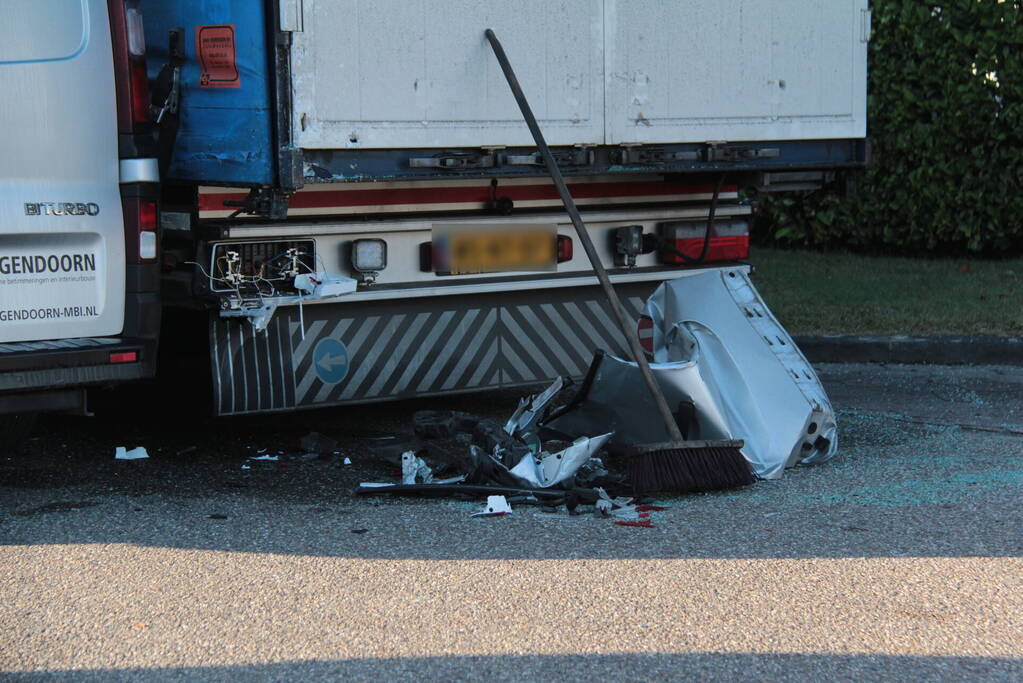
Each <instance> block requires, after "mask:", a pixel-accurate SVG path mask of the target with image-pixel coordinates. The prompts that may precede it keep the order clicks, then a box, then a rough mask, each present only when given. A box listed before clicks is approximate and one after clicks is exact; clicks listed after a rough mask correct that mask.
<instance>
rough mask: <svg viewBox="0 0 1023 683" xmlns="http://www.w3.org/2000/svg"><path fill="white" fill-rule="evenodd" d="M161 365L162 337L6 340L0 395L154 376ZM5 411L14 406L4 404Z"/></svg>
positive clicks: (0, 357)
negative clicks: (159, 340)
mask: <svg viewBox="0 0 1023 683" xmlns="http://www.w3.org/2000/svg"><path fill="white" fill-rule="evenodd" d="M155 368H156V341H155V340H151V339H134V338H118V337H97V338H83V339H60V340H55V341H37V342H15V343H6V344H0V396H3V397H4V398H9V395H10V394H22V393H34V392H38V391H40V390H45V389H64V388H68V387H81V386H90V385H100V384H112V383H118V382H127V381H130V380H136V379H143V378H145V377H152V376H153V373H154V371H155ZM4 404H10V401H6V400H5V401H4ZM23 410H24V408H23ZM2 412H12V411H11V410H4V405H0V413H2ZM14 412H17V411H16V410H15V411H14Z"/></svg>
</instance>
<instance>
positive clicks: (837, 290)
mask: <svg viewBox="0 0 1023 683" xmlns="http://www.w3.org/2000/svg"><path fill="white" fill-rule="evenodd" d="M750 262H751V263H752V264H753V265H754V267H755V272H754V274H753V281H754V282H755V283H756V286H757V289H759V290H760V293H761V295H763V297H764V299H765V301H767V304H768V306H770V308H771V310H772V311H774V314H775V315H776V316H777V317H778V319H779V320H780V321H781V322H782V324H784V325H785V327H786V328H787V329H788V331H789V332H790V333H791V334H881V335H897V334H906V335H999V336H1019V335H1021V334H1023V258H1016V259H1007V260H997V261H996V260H979V259H947V258H945V259H937V258H935V259H931V258H906V257H895V256H867V255H862V254H849V253H842V252H831V253H822V252H813V251H799V250H788V249H775V248H766V247H754V248H753V249H752V251H751V254H750Z"/></svg>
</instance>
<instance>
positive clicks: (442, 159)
mask: <svg viewBox="0 0 1023 683" xmlns="http://www.w3.org/2000/svg"><path fill="white" fill-rule="evenodd" d="M19 4H23V5H24V6H25V7H29V6H31V5H33V3H27V2H21V0H19V1H18V2H15V5H19ZM64 4H66V5H67V6H68V9H67V11H68V12H72V10H73V9H74V8H77V7H79V6H80V7H81V8H84V9H83V11H91V12H93V13H95V14H96V17H95V21H94V25H96V26H106V25H107V24H105V23H103V22H104V21H106V17H105V16H104V14H105V13H104V12H103V9H104V8H105V7H106V6H107V5H109V7H110V8H111V13H112V14H111V16H113V12H114V8H117V11H122V9H123V7H124V6H125V3H124V1H123V0H109V2H108V3H107V2H97V1H96V0H64ZM127 6H128V8H129V11H130V12H132V15H131V16H132V17H137V19H138V21H140V22H142V21H144V26H145V28H144V31H145V41H144V42H145V57H146V59H147V60H148V69H149V80H150V83H149V86H150V87H151V89H152V91H153V106H152V112H153V116H154V118H155V119H158V123H154V124H153V126H154V131H153V133H152V137H151V138H147V139H145V140H141V139H139V138H138V136H136V138H134V142H132V140H133V139H132V138H129V140H128V142H125V141H124V140H125V138H124V135H123V134H122V138H121V139H122V144H121V146H120V156H121V157H122V159H121V165H122V176H121V178H120V180H121V185H120V187H121V188H122V194H123V189H124V187H125V185H124V183H125V177H124V171H123V166H124V161H125V157H131V156H132V154H131V153H132V152H138V151H139V150H142V149H144V148H145V149H155V150H156V151H155V152H152V154H154V155H155V156H157V157H158V158H159V164H160V166H161V167H162V170H163V173H162V177H161V178H160V179H159V184H154V187H158V188H159V192H160V194H159V200H160V220H159V226H158V228H157V229H155V230H153V231H152V232H154V233H155V237H156V241H155V242H154V244H155V245H156V248H157V249H158V251H159V253H158V254H154V255H155V256H158V259H157V261H156V262H157V263H159V266H158V267H159V269H160V271H161V276H160V287H159V289H160V305H161V306H162V308H163V310H164V313H165V315H167V314H168V312H170V311H173V312H174V313H173V315H174V321H175V322H174V325H173V326H172V328H170V327H168V326H167V325H165V326H164V331H163V336H162V339H161V343H162V344H165V345H166V344H170V343H173V344H175V345H178V344H180V345H181V347H182V348H185V347H188V348H193V349H194V348H201V349H202V350H203V351H204V352H205V353H206V354H208V359H209V370H210V373H209V378H210V391H209V394H208V395H209V396H210V397H211V399H212V410H213V412H214V413H216V414H220V415H226V414H238V413H252V412H268V411H282V410H292V409H296V408H308V407H319V406H326V405H334V404H345V403H361V402H368V401H379V400H388V399H394V398H402V397H411V396H423V395H437V394H446V393H454V392H464V391H470V390H478V389H482V388H488V387H498V386H514V385H524V384H530V383H534V382H538V381H542V380H545V379H549V378H550V377H552V376H554V375H568V376H578V375H581V374H583V373H584V372H585V370H586V366H587V363H588V361H589V358H590V357H591V355H592V352H593V350H594V349H595V348H603V349H605V350H608V351H611V352H613V353H619V354H621V353H622V352H623V351H624V348H623V343H622V340H621V339H620V338H619V334H618V333H617V332H616V331H615V326H614V325H613V323H612V320H611V318H610V316H609V314H608V311H607V309H606V308H605V304H604V303H603V298H602V296H601V294H600V291H599V289H598V288H597V287H596V280H595V278H594V276H593V273H592V270H591V268H590V266H589V264H588V263H587V261H586V258H585V256H584V255H583V254H582V253H581V250H579V249H576V248H575V245H574V243H573V233H572V226H571V224H570V222H569V220H568V217H567V216H566V215H565V213H564V211H563V209H562V207H561V204H560V201H559V199H558V195H557V193H556V191H555V188H554V186H553V185H552V183H551V182H550V180H549V178H548V176H547V172H546V169H545V167H544V165H543V162H542V160H541V159H540V156H539V154H538V152H537V150H536V148H535V145H534V144H533V141H532V138H531V137H530V134H529V131H528V130H527V128H526V126H525V124H524V123H523V122H522V120H521V118H520V115H519V112H518V108H517V107H516V104H515V101H514V99H513V97H512V95H511V93H510V91H509V89H508V87H507V84H506V83H505V81H504V77H503V75H502V73H501V70H500V68H499V66H498V64H497V62H496V60H495V59H494V55H493V53H492V51H491V49H490V47H489V45H488V43H487V42H486V40H485V38H484V30H485V29H487V28H491V29H493V30H494V31H495V32H496V33H497V35H498V36H499V37H500V39H501V41H502V42H503V43H504V46H505V49H506V51H507V52H508V54H509V57H510V58H511V60H512V62H513V64H514V66H515V69H516V72H517V73H518V76H519V80H520V81H521V83H522V85H523V87H524V89H525V91H526V94H527V96H528V97H529V98H530V101H531V103H532V105H533V108H534V110H535V111H536V113H537V118H538V119H539V123H540V126H541V127H542V128H543V130H544V133H545V136H546V138H547V141H548V143H549V144H550V145H551V146H552V148H553V150H554V154H555V157H556V159H557V161H558V164H559V166H560V167H561V169H562V172H563V173H564V174H565V175H566V177H567V179H568V182H569V188H570V190H571V192H572V194H573V196H574V197H575V198H576V201H577V203H578V204H579V205H580V207H581V208H582V209H583V211H584V218H585V219H586V222H587V225H588V226H589V229H590V232H591V233H592V235H593V238H594V241H595V242H596V243H597V244H598V247H599V248H600V250H601V252H602V258H603V259H604V262H605V264H606V266H607V267H608V268H609V269H610V271H611V279H612V281H613V282H614V283H615V284H616V285H617V287H618V289H619V291H620V292H621V294H623V299H624V300H625V302H626V306H627V307H628V308H629V309H630V312H631V313H632V314H633V315H635V316H637V318H638V317H639V312H640V309H641V306H642V301H643V299H644V297H645V296H646V295H647V294H649V292H650V291H652V290H653V288H654V287H656V286H657V285H658V284H659V283H660V282H662V281H664V280H668V279H672V278H675V277H678V276H679V274H680V273H681V272H682V271H683V270H687V269H708V268H725V267H729V266H734V264H735V263H736V262H739V261H741V260H742V259H744V258H746V256H747V255H748V245H749V222H750V212H751V211H750V207H749V205H748V204H747V203H745V202H743V201H741V200H740V196H739V192H738V190H739V188H740V187H742V186H745V185H748V184H753V183H758V184H760V185H761V186H769V187H771V188H773V189H784V188H786V187H798V188H805V187H807V186H812V185H814V184H819V183H821V182H822V181H823V180H825V179H826V178H828V177H829V176H830V175H832V174H834V173H836V172H838V171H841V170H842V169H852V168H859V167H862V166H863V165H864V163H865V162H866V151H867V145H866V139H865V135H866V51H867V41H868V40H869V34H870V14H869V9H868V6H867V2H866V0H829V1H827V2H823V1H821V0H781V1H779V2H769V3H767V2H757V1H755V0H722V1H721V2H716V3H703V2H697V1H696V0H660V1H658V0H648V1H644V2H641V1H636V0H633V1H626V0H560V1H558V2H550V1H544V0H505V1H497V0H474V1H472V2H469V1H467V0H413V1H407V0H406V1H403V2H397V1H392V0H375V1H373V2H368V1H363V0H193V1H190V2H180V1H171V0H147V2H146V3H144V5H143V6H142V8H141V10H142V12H141V14H138V13H137V12H136V10H137V9H138V8H137V7H136V6H135V5H133V4H131V3H128V5H127ZM133 21H134V19H133ZM132 25H134V24H132ZM11 30H13V29H11ZM115 34H116V31H115ZM115 38H116V36H115ZM115 43H116V39H115ZM51 44H52V43H51ZM2 49H4V48H0V50H2ZM107 50H108V51H109V47H108V48H107ZM115 52H116V50H115ZM129 52H130V50H129ZM0 55H2V53H0ZM15 57H18V55H15ZM106 58H107V64H106V68H108V71H110V72H115V69H110V66H111V65H110V60H109V55H107V56H106ZM131 58H132V59H134V57H131ZM15 61H16V62H17V64H16V65H14V66H10V65H0V84H3V85H4V87H10V86H9V85H7V84H9V83H12V82H21V81H19V80H17V79H30V78H32V77H30V76H27V75H25V76H22V75H18V74H20V71H19V69H21V68H23V67H22V66H19V65H20V64H22V63H23V62H24V61H25V60H24V59H16V60H15ZM115 61H116V60H115ZM51 63H52V64H57V63H58V62H47V64H51ZM5 68H6V69H9V70H8V71H7V72H4V71H2V69H5ZM97 68H98V67H97ZM5 74H6V75H5ZM12 74H14V75H12ZM115 76H116V73H110V74H108V77H107V81H106V86H105V87H106V96H108V97H109V99H110V102H109V103H108V104H106V105H104V106H105V107H106V108H107V110H112V108H113V107H114V104H113V100H114V98H113V90H114V83H115V81H116V80H117V79H116V77H115ZM4 79H6V80H4ZM26 82H27V81H26ZM127 82H128V83H129V84H137V81H136V80H132V79H129V80H128V81H127ZM138 85H139V87H140V88H141V85H143V84H138ZM53 87H54V88H57V89H58V90H59V88H60V87H61V86H60V85H59V84H56V82H55V85H54V86H53ZM90 97H96V95H94V94H92V92H91V91H90ZM22 99H27V97H26V98H22ZM7 101H10V100H7ZM55 101H56V100H48V104H47V105H46V108H45V110H43V109H40V110H39V111H37V112H34V113H33V114H31V117H30V118H39V117H47V116H66V117H68V119H69V120H74V122H75V125H83V124H82V123H81V117H82V111H81V109H82V107H80V106H79V105H78V104H71V101H70V100H69V99H68V98H67V97H64V98H62V100H61V101H62V102H66V103H67V104H68V106H69V107H73V108H74V112H73V114H72V113H65V114H62V113H60V111H58V109H59V107H58V108H55V105H54V102H55ZM90 101H91V100H90ZM15 106H16V107H17V106H22V103H21V101H20V100H19V103H18V104H16V105H15ZM26 106H28V105H26ZM40 106H42V105H40ZM61 106H63V105H61ZM19 111H20V110H19ZM16 115H17V116H26V117H27V116H29V114H21V113H17V112H14V111H13V110H11V109H10V107H9V106H7V105H5V108H3V109H0V122H2V123H3V124H5V125H3V127H2V128H0V139H4V140H6V139H7V138H8V137H9V136H11V132H10V127H9V126H7V125H6V123H7V121H8V118H9V117H13V116H16ZM96 116H102V114H96ZM106 116H107V119H109V120H105V119H104V120H103V121H97V122H95V123H93V124H92V125H91V128H92V129H93V130H94V131H99V129H101V128H103V127H104V126H105V127H106V128H105V130H106V132H104V133H101V132H96V134H97V135H100V134H102V135H105V136H106V139H107V143H106V144H107V149H106V151H105V152H104V153H105V154H107V155H109V156H110V157H111V158H112V159H113V161H111V162H110V163H111V164H112V165H111V166H110V167H109V168H107V169H106V175H105V176H103V175H102V174H99V173H96V172H94V171H93V170H91V167H90V169H89V170H86V169H84V168H80V167H71V166H68V167H59V168H63V169H65V170H66V172H67V174H69V175H74V174H78V175H79V176H84V177H80V182H82V183H85V182H86V177H87V178H89V179H91V180H93V181H98V179H101V178H104V177H105V178H106V192H107V193H109V192H110V191H116V189H117V187H118V182H117V180H118V179H117V176H116V173H113V171H112V170H111V169H113V168H115V167H116V161H117V160H116V157H117V152H116V150H114V148H113V146H114V142H115V141H116V140H117V134H116V132H117V131H116V127H115V125H114V122H113V118H112V114H111V113H110V112H109V111H108V114H107V115H106ZM22 130H24V128H23V129H22ZM29 130H35V129H33V128H29ZM48 130H50V131H52V130H54V129H52V128H51V129H48ZM21 136H23V133H19V139H20V138H21ZM59 137H60V139H61V140H64V137H65V132H64V130H63V129H62V130H61V132H60V136H59ZM143 137H145V136H143ZM55 139H56V138H55ZM79 139H80V138H78V137H76V138H75V140H79ZM67 142H68V141H64V142H63V143H58V142H54V143H53V144H67ZM143 142H145V143H146V144H143ZM128 143H131V144H128ZM12 144H14V143H13V142H12ZM19 144H22V143H19ZM23 144H26V145H31V144H32V143H30V142H25V143H23ZM75 144H77V143H75ZM82 144H85V143H84V142H82ZM146 145H148V147H147V146H146ZM31 149H32V153H33V154H36V153H37V150H38V146H35V145H33V146H32V148H31ZM90 149H91V148H90ZM26 154H28V150H27V149H26ZM142 156H145V155H142ZM23 161H24V160H22V159H19V161H18V163H14V162H10V163H9V164H8V165H6V166H0V169H2V170H0V177H2V178H3V179H4V181H5V182H6V180H7V179H8V177H16V175H17V174H18V173H21V172H23V169H24V168H25V167H24V165H23ZM0 163H3V162H0ZM39 164H40V167H39V168H38V169H37V170H36V171H33V172H34V173H35V174H36V175H37V176H38V177H45V174H46V173H47V171H48V170H53V169H55V168H58V167H57V166H54V164H48V163H46V161H44V160H40V161H39ZM112 173H113V175H111V174H112ZM154 180H155V178H154ZM82 187H84V185H83V186H82ZM33 193H34V194H33ZM22 194H24V195H25V197H26V198H24V199H23V198H22ZM30 194H31V195H32V196H31V197H29V196H28V195H30ZM51 194H52V192H51V193H50V194H47V193H45V192H43V191H42V189H33V190H32V191H31V192H28V194H25V193H24V192H22V193H21V194H18V195H17V196H15V195H11V196H10V198H9V199H8V194H7V193H6V191H5V192H4V193H0V201H2V202H4V204H3V208H2V209H0V210H2V211H4V212H6V213H4V214H3V215H4V216H5V219H4V224H3V225H2V226H0V233H2V239H3V240H5V241H4V242H3V244H4V245H5V246H4V247H3V254H5V255H7V254H10V255H12V256H13V255H16V254H20V253H22V252H21V251H19V250H21V249H22V247H21V246H9V245H18V244H20V240H27V239H28V238H27V235H28V233H29V231H31V230H33V229H35V228H34V227H33V225H37V224H41V222H42V221H39V222H37V224H33V223H32V221H31V220H28V217H26V216H23V214H22V213H21V212H23V211H24V209H23V207H22V204H23V203H24V202H31V201H34V200H39V201H50V199H49V197H50V195H51ZM72 194H73V197H72ZM65 196H67V197H68V198H69V199H71V198H74V199H75V201H76V202H79V201H81V202H88V201H93V200H91V199H89V197H90V196H92V195H89V193H87V192H84V190H82V191H77V192H76V193H69V194H67V195H65ZM97 196H98V195H97ZM53 201H63V199H62V198H60V197H57V198H55V199H54V200H53ZM108 201H109V200H108V199H105V200H104V203H106V202H108ZM97 203H98V202H97ZM711 214H713V216H714V219H713V221H710V220H708V219H709V217H710V215H711ZM103 215H107V214H103ZM86 218H89V219H92V218H98V217H94V216H88V217H82V218H81V219H80V221H79V224H80V225H81V226H83V227H82V230H85V229H86V228H87V226H88V225H90V224H89V223H88V222H87V221H86ZM67 222H70V221H67ZM94 222H96V223H98V221H94ZM57 223H59V221H57V219H56V218H54V225H57ZM57 227H58V229H59V226H57ZM111 229H113V228H111ZM137 232H138V229H137V228H130V229H128V230H127V233H129V234H131V235H134V234H136V233H137ZM60 234H62V235H64V234H65V233H64V232H62V233H60ZM143 234H144V233H143ZM56 239H58V241H59V240H64V239H65V238H64V237H60V238H56ZM67 239H68V241H67V242H66V243H65V242H63V241H61V242H60V243H61V244H62V245H65V246H63V247H62V248H64V249H65V250H71V251H68V252H67V253H72V254H73V253H77V252H74V250H75V249H79V250H80V248H79V247H78V246H74V245H75V244H76V243H74V242H73V240H71V239H70V238H67ZM90 239H93V238H90ZM110 239H113V238H112V237H111V238H110ZM27 243H28V242H25V244H27ZM97 244H98V243H97ZM103 244H104V245H106V243H105V242H104V243H103ZM140 244H142V243H140ZM144 244H147V245H148V244H150V242H149V241H145V242H144ZM117 248H118V249H119V248H121V247H120V244H119V245H118V246H117ZM138 248H139V247H138V246H137V245H135V243H131V244H129V245H128V247H127V250H128V252H127V255H125V254H122V253H121V252H120V251H116V250H115V248H114V247H108V246H98V247H96V249H95V253H96V254H97V256H96V259H97V261H96V262H97V263H101V262H102V263H104V264H109V263H111V262H113V261H115V260H118V261H121V260H125V259H127V260H128V261H131V259H133V258H135V253H136V251H137V250H138ZM133 249H134V250H135V251H132V250H133ZM40 253H42V252H40ZM82 253H84V252H82ZM143 261H145V262H148V261H146V260H145V259H143ZM105 267H107V266H105ZM108 267H110V268H114V266H108ZM117 267H121V266H120V265H118V266H117ZM116 275H117V272H115V271H114V270H111V271H110V272H109V274H108V276H107V277H108V278H113V277H115V276H116ZM124 277H125V276H124V275H121V278H122V279H124ZM127 281H128V282H129V283H130V282H131V280H130V278H128V280H127ZM104 286H106V287H108V289H107V290H105V291H106V292H107V294H106V296H107V297H108V299H113V298H118V300H119V298H120V297H122V294H121V293H120V290H116V289H110V287H113V285H104ZM9 291H10V290H9ZM54 291H55V292H63V290H61V289H59V288H58V289H55V290H54ZM4 302H5V303H4V307H5V308H7V307H9V304H8V303H7V302H8V299H4ZM81 305H82V306H88V305H93V304H91V303H87V302H85V301H84V300H83V302H82V303H81ZM104 310H107V309H104ZM106 320H107V321H108V323H109V324H106V325H105V326H98V324H97V327H96V328H95V331H92V328H90V331H89V332H87V333H84V334H88V335H90V336H92V335H99V336H102V335H111V336H117V335H121V336H123V335H124V334H125V332H124V329H123V328H119V327H118V324H119V323H118V321H119V319H118V318H117V317H116V316H114V315H113V314H110V317H109V318H108V319H106ZM77 329H78V328H76V326H75V324H74V323H73V322H72V321H67V320H63V321H62V322H57V321H52V320H51V321H48V322H47V323H46V325H43V324H41V323H40V324H39V325H38V326H35V327H33V326H29V325H26V326H23V327H20V328H17V330H18V331H15V328H14V327H8V326H7V324H6V323H5V322H0V341H9V342H13V343H34V342H39V341H41V340H57V339H64V338H68V337H77V336H82V335H81V334H79V333H78V332H77ZM189 335H191V339H190V340H188V339H185V338H186V337H188V336H189ZM0 370H6V368H0ZM193 386H194V384H193ZM4 387H5V389H8V387H7V385H4Z"/></svg>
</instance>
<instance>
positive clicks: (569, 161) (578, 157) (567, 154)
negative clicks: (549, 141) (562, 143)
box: [502, 148, 594, 168]
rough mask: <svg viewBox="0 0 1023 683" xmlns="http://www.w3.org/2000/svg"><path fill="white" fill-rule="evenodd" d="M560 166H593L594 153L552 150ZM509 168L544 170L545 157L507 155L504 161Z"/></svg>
mask: <svg viewBox="0 0 1023 683" xmlns="http://www.w3.org/2000/svg"><path fill="white" fill-rule="evenodd" d="M551 154H553V156H554V160H555V161H556V162H557V163H558V166H591V165H593V161H594V153H593V150H591V149H586V148H578V149H571V150H551ZM502 161H503V162H504V164H505V165H507V166H538V167H540V168H544V167H545V164H544V162H543V157H542V156H541V155H540V153H539V152H533V153H532V154H506V155H504V158H503V159H502Z"/></svg>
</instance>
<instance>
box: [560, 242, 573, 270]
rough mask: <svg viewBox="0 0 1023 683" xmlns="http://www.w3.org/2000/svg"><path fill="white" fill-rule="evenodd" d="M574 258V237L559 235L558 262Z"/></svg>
mask: <svg viewBox="0 0 1023 683" xmlns="http://www.w3.org/2000/svg"><path fill="white" fill-rule="evenodd" d="M571 260H572V238H571V237H569V236H568V235H558V263H564V262H565V261H571Z"/></svg>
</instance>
